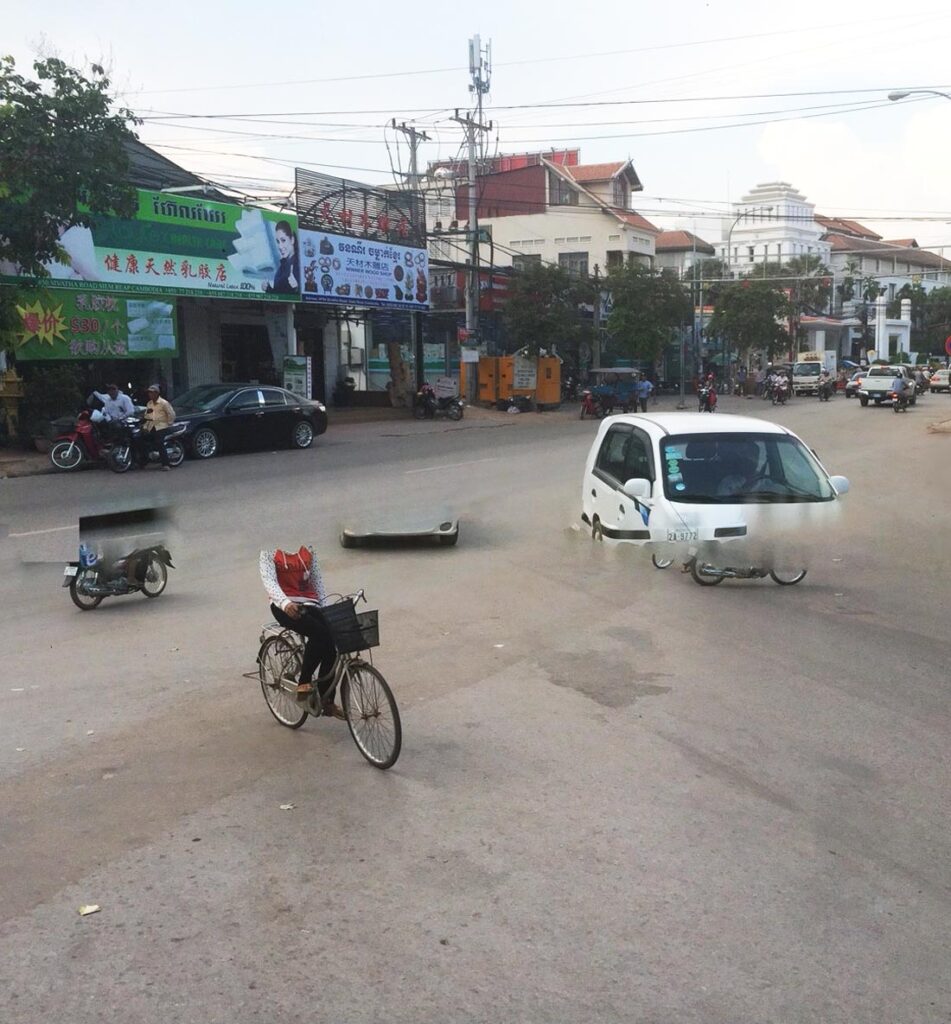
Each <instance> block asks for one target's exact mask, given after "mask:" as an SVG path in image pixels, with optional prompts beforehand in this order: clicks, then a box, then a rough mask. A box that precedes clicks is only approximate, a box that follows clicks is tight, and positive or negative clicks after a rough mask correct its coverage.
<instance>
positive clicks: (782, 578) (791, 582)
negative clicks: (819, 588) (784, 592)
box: [769, 569, 807, 587]
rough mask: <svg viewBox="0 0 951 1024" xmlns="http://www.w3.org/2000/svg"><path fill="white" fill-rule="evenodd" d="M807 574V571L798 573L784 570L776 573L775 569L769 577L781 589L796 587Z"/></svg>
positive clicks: (770, 572) (771, 570)
mask: <svg viewBox="0 0 951 1024" xmlns="http://www.w3.org/2000/svg"><path fill="white" fill-rule="evenodd" d="M806 572H807V570H806V569H800V570H798V572H796V571H792V570H783V569H780V571H779V572H776V570H775V569H770V570H769V575H770V578H771V579H772V581H773V582H774V583H778V584H779V585H780V586H781V587H794V586H795V585H796V584H797V583H799V582H800V581H801V580H803V579H805V576H806Z"/></svg>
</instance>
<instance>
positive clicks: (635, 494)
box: [621, 476, 651, 498]
mask: <svg viewBox="0 0 951 1024" xmlns="http://www.w3.org/2000/svg"><path fill="white" fill-rule="evenodd" d="M621 490H622V491H624V493H625V494H626V495H627V496H628V497H629V498H649V497H650V496H651V482H650V480H645V479H644V477H640V476H636V477H632V478H631V479H630V480H628V481H626V482H625V484H624V486H623V487H622V488H621Z"/></svg>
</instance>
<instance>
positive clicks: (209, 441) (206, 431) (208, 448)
mask: <svg viewBox="0 0 951 1024" xmlns="http://www.w3.org/2000/svg"><path fill="white" fill-rule="evenodd" d="M192 451H193V452H194V454H195V457H196V458H198V459H210V458H211V457H212V456H213V455H215V454H217V452H218V435H217V434H216V433H215V432H214V431H213V430H212V429H211V427H199V429H198V430H196V431H195V436H194V437H193V438H192Z"/></svg>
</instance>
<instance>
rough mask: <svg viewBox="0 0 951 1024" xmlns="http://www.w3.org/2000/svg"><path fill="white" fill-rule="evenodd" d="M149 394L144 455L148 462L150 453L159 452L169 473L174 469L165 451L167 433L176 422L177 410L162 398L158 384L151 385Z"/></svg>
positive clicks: (143, 434)
mask: <svg viewBox="0 0 951 1024" xmlns="http://www.w3.org/2000/svg"><path fill="white" fill-rule="evenodd" d="M148 394H149V401H148V404H147V405H146V407H145V423H144V424H143V426H142V436H143V438H145V449H144V451H143V452H142V455H143V457H144V458H145V459H146V461H147V460H148V453H149V452H151V451H156V450H157V451H158V455H159V459H160V460H161V462H162V469H163V471H165V472H167V471H168V470H170V469H171V468H172V467H171V465H169V461H168V452H167V451H166V450H165V431H166V430H168V428H169V427H170V426H171V425H172V424H173V423H174V422H175V410H174V409H173V408H172V404H171V402H169V401H167V400H166V399H164V398H162V396H161V389H160V388H159V386H158V384H152V385H150V387H149V392H148Z"/></svg>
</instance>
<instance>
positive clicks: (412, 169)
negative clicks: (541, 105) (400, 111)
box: [392, 117, 429, 390]
mask: <svg viewBox="0 0 951 1024" xmlns="http://www.w3.org/2000/svg"><path fill="white" fill-rule="evenodd" d="M392 125H393V130H394V131H398V132H402V133H403V134H404V135H405V136H406V137H407V138H408V139H409V175H408V178H409V187H410V190H411V191H413V192H417V193H418V192H419V164H418V161H417V158H416V152H417V150H418V149H419V144H420V143H421V142H428V141H429V136H428V135H427V134H426V133H425V132H421V131H419V130H418V129H416V128H414V127H413V126H412V125H411V124H410V125H408V124H407V123H406V122H405V121H404V122H403V123H402V124H397V123H396V118H395V117H394V118H393V121H392ZM417 202H419V203H420V204H422V202H423V200H422V197H421V196H417ZM423 209H424V215H425V207H424V208H423ZM413 354H414V356H415V359H414V362H415V364H416V389H417V390H419V389H420V388H421V387H422V386H423V383H424V382H425V380H426V352H425V349H424V348H423V314H422V313H421V312H420V311H419V310H416V311H415V312H414V313H413Z"/></svg>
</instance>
